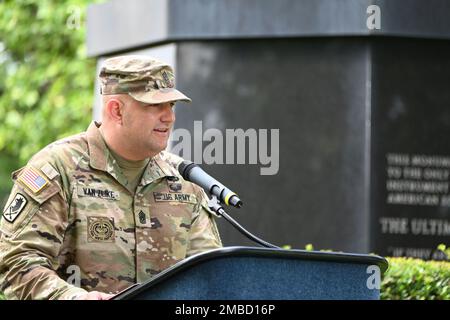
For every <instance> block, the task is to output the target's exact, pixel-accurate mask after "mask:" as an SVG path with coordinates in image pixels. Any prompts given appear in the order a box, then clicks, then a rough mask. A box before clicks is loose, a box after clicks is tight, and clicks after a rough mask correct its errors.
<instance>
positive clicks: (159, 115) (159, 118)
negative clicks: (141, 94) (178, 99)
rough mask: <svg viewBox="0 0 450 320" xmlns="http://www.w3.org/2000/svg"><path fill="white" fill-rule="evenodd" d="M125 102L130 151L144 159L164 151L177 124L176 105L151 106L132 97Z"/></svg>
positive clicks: (124, 112)
mask: <svg viewBox="0 0 450 320" xmlns="http://www.w3.org/2000/svg"><path fill="white" fill-rule="evenodd" d="M123 102H124V104H125V105H124V108H123V130H124V132H123V133H124V134H125V137H127V138H128V139H127V141H129V143H130V145H129V147H130V149H131V150H134V151H135V152H136V156H138V155H139V156H140V157H141V158H142V159H144V158H149V157H153V156H154V155H156V154H158V153H159V152H161V151H162V150H164V149H165V148H166V147H167V142H168V140H169V136H170V132H171V130H172V127H173V124H174V122H175V112H174V110H173V106H174V103H170V102H167V103H162V104H153V105H151V104H145V103H143V102H139V101H137V100H134V99H133V98H131V97H127V99H125V101H123Z"/></svg>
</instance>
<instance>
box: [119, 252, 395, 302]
mask: <svg viewBox="0 0 450 320" xmlns="http://www.w3.org/2000/svg"><path fill="white" fill-rule="evenodd" d="M387 266H388V263H387V261H386V260H385V259H384V258H382V257H379V256H375V255H362V254H348V253H334V252H333V253H332V252H317V251H304V250H283V249H268V248H255V247H225V248H222V249H216V250H211V251H209V252H205V253H201V254H197V255H195V256H192V257H189V258H187V259H185V260H183V261H181V262H179V263H177V264H175V265H174V266H172V267H171V268H168V269H167V270H165V271H163V272H161V273H160V274H158V275H157V276H155V277H154V278H152V279H151V280H149V281H148V282H145V283H142V284H136V285H135V286H133V287H131V288H129V289H127V290H124V291H123V292H121V293H120V294H118V295H117V296H115V298H114V299H120V300H122V299H125V300H128V299H131V300H160V299H165V300H310V299H313V300H331V299H333V300H334V299H338V300H343V299H352V300H357V299H358V300H359V299H364V300H373V299H379V296H380V290H379V283H380V277H381V274H382V273H383V272H384V271H386V269H387Z"/></svg>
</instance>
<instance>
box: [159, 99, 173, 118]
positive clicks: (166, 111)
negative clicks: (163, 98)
mask: <svg viewBox="0 0 450 320" xmlns="http://www.w3.org/2000/svg"><path fill="white" fill-rule="evenodd" d="M161 107H162V114H161V121H163V122H175V110H173V107H172V104H170V103H164V104H163V105H162V106H161Z"/></svg>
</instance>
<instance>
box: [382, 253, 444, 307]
mask: <svg viewBox="0 0 450 320" xmlns="http://www.w3.org/2000/svg"><path fill="white" fill-rule="evenodd" d="M387 259H388V261H389V269H388V270H387V272H386V273H385V274H384V279H383V282H382V284H381V299H383V300H450V262H446V261H423V260H419V259H412V258H387Z"/></svg>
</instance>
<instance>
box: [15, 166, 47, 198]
mask: <svg viewBox="0 0 450 320" xmlns="http://www.w3.org/2000/svg"><path fill="white" fill-rule="evenodd" d="M17 180H18V181H20V182H21V183H22V184H23V185H25V186H26V187H27V188H28V189H30V190H31V191H32V192H33V193H39V192H40V191H41V190H42V189H43V188H44V187H46V186H47V185H48V180H47V178H46V177H45V176H44V175H43V174H42V173H40V172H39V171H38V170H36V169H35V168H33V167H26V168H25V169H24V170H23V171H22V172H21V173H20V176H19V177H18V178H17Z"/></svg>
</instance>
